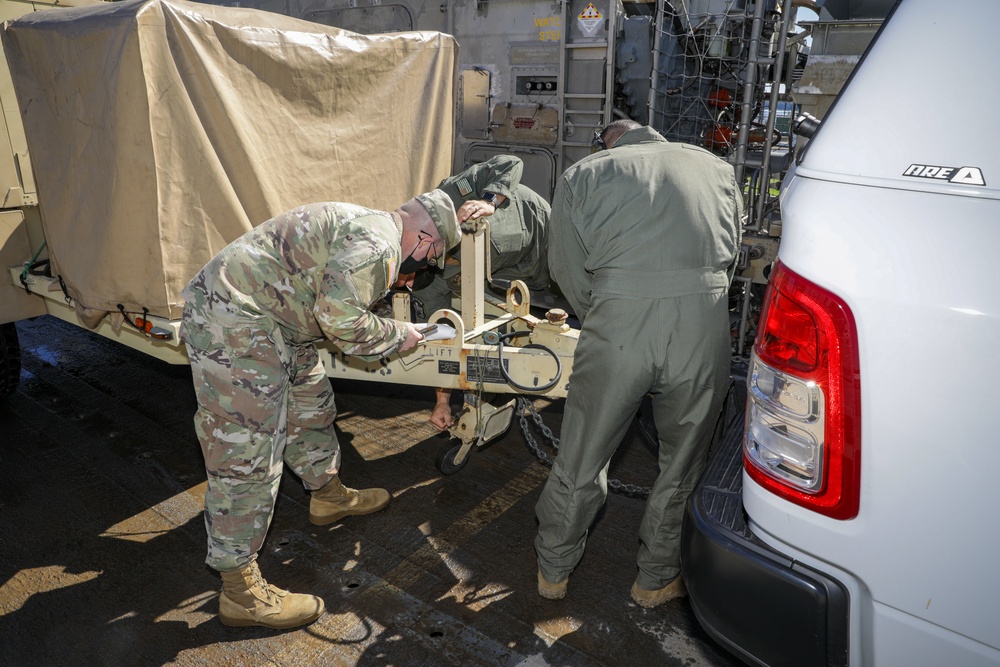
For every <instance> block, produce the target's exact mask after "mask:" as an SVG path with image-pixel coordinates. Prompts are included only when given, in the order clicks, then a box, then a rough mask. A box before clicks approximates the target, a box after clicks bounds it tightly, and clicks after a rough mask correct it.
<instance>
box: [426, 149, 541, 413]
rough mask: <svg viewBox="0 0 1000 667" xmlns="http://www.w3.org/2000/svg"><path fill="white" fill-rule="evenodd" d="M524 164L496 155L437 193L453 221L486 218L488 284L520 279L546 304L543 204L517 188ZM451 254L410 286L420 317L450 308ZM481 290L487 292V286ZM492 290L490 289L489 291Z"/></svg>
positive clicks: (440, 395)
mask: <svg viewBox="0 0 1000 667" xmlns="http://www.w3.org/2000/svg"><path fill="white" fill-rule="evenodd" d="M523 170H524V163H523V162H522V161H521V159H520V158H518V157H515V156H513V155H497V156H494V157H492V158H490V159H489V160H487V161H485V162H481V163H478V164H474V165H472V166H471V167H469V168H468V169H465V170H464V171H462V172H460V173H458V174H455V175H454V176H451V177H449V178H446V179H444V180H443V181H441V183H440V184H439V185H438V189H439V190H442V191H444V192H445V193H446V194H447V195H448V196H449V197H450V198H451V201H452V203H453V204H454V205H455V209H456V211H457V213H458V220H459V222H461V223H463V224H469V223H468V222H467V221H469V220H472V221H475V220H478V219H481V218H486V219H488V220H489V226H490V249H489V252H490V270H491V272H492V279H493V280H494V281H495V282H496V283H498V284H500V285H503V286H504V289H505V288H506V287H505V284H506V283H508V282H509V281H511V280H522V281H524V283H525V284H526V285H527V286H528V289H529V290H531V291H532V293H533V298H532V303H535V301H536V298H537V299H538V300H539V302H541V300H542V299H545V298H549V299H552V304H550V305H556V304H558V303H559V302H558V296H557V295H553V294H551V293H550V292H551V287H552V279H551V277H550V276H549V265H548V254H547V253H548V229H547V228H548V222H549V215H550V213H551V209H550V207H549V203H548V202H547V201H546V200H545V199H544V198H543V197H542V196H541V195H539V194H538V193H537V192H535V191H534V190H532V189H531V188H529V187H527V186H526V185H523V184H522V183H521V176H522V173H523ZM457 255H458V252H457V249H456V251H455V252H454V253H451V254H449V255H447V257H446V260H445V264H444V266H443V267H439V269H437V270H432V271H427V272H425V273H424V274H422V276H421V277H420V278H418V283H420V282H421V279H423V283H424V284H420V285H419V287H415V288H414V290H413V296H414V297H415V298H416V299H417V300H419V301H420V303H421V307H422V311H423V312H422V314H423V317H422V318H418V319H426V317H429V316H430V315H432V314H433V313H434V312H436V311H437V310H440V309H442V308H450V307H451V298H452V295H453V293H454V292H455V291H456V290H457V289H458V287H459V285H458V283H459V281H460V276H459V274H460V271H461V265H460V262H459V257H458V256H457ZM486 289H487V290H490V285H489V282H487V284H486ZM494 291H496V290H494ZM450 398H451V390H450V389H437V390H436V397H435V399H436V400H435V405H434V408H433V410H432V412H431V423H432V424H433V425H434V426H435V427H437V428H438V429H440V430H442V431H443V430H445V429H447V428H449V427H450V426H451V425H452V423H453V418H452V413H451V405H450Z"/></svg>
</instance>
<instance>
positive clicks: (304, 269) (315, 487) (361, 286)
mask: <svg viewBox="0 0 1000 667" xmlns="http://www.w3.org/2000/svg"><path fill="white" fill-rule="evenodd" d="M459 235H460V230H459V226H458V220H457V218H456V216H455V209H454V206H453V204H452V203H451V200H450V199H449V198H448V197H447V196H446V195H445V194H444V193H443V192H441V191H440V190H434V191H432V192H430V193H427V194H425V195H420V196H419V197H416V198H414V199H412V200H410V201H408V202H406V203H405V204H403V205H402V206H401V207H400V208H398V209H396V210H395V211H392V212H382V211H375V210H370V209H367V208H364V207H361V206H355V205H352V204H341V203H319V204H311V205H308V206H302V207H300V208H297V209H294V210H292V211H288V212H286V213H282V214H281V215H278V216H277V217H275V218H272V219H271V220H269V221H267V222H265V223H263V224H262V225H260V226H259V227H256V228H255V229H253V230H251V231H249V232H247V233H246V234H244V235H243V236H242V237H240V238H239V239H237V240H236V241H234V242H233V243H231V244H230V245H229V246H227V247H226V248H225V249H224V250H222V252H220V253H219V254H218V255H216V257H215V258H213V259H212V260H211V261H210V262H209V263H208V264H207V265H206V266H205V268H204V269H202V270H201V271H200V272H199V273H198V275H196V276H195V277H194V279H192V280H191V282H190V283H189V284H188V286H187V287H186V288H185V290H184V298H185V301H186V305H185V308H184V319H183V324H182V330H181V332H182V333H181V335H182V338H183V340H184V343H185V345H186V346H187V350H188V356H189V358H190V361H191V369H192V371H193V376H194V386H195V391H196V393H197V398H198V412H197V415H196V417H195V427H196V430H197V433H198V437H199V440H200V441H201V446H202V452H203V454H204V456H205V467H206V471H207V473H208V490H207V492H206V494H205V524H206V528H207V531H208V557H207V559H206V562H207V563H208V564H209V565H210V566H211V567H213V568H215V569H216V570H219V571H220V572H221V573H222V578H223V590H222V594H221V596H220V602H219V617H220V619H221V620H222V622H223V623H224V624H226V625H232V626H247V625H261V626H265V627H271V628H289V627H295V626H298V625H303V624H306V623H311V622H312V621H314V620H316V619H317V618H319V617H320V615H322V613H323V611H324V604H323V600H322V599H320V598H318V597H315V596H312V595H298V594H292V593H289V592H287V591H284V590H282V589H280V588H277V587H275V586H271V585H269V584H268V583H267V582H266V581H265V580H264V579H263V577H262V576H261V574H260V570H259V569H258V567H257V563H256V557H257V552H258V551H259V550H260V548H261V546H262V544H263V541H264V536H265V535H266V533H267V530H268V527H269V526H270V523H271V517H272V514H273V512H274V503H275V499H276V498H277V494H278V485H279V482H280V480H281V474H282V469H283V465H284V464H287V465H288V466H289V467H290V468H291V470H292V471H293V472H294V473H295V474H296V475H298V477H299V478H300V479H301V480H302V482H303V484H304V485H305V487H306V488H307V489H309V490H310V491H311V492H312V495H311V499H310V505H309V519H310V521H312V522H313V523H314V524H317V525H323V524H327V523H331V522H333V521H337V520H339V519H341V518H343V517H345V516H352V515H359V514H368V513H371V512H375V511H378V510H380V509H382V508H383V507H385V506H386V505H387V504H388V502H389V493H388V492H387V491H386V490H384V489H364V490H361V491H357V490H354V489H350V488H347V487H345V486H344V485H343V484H341V482H340V479H339V477H338V472H339V469H340V446H339V443H338V442H337V436H336V433H335V431H334V418H335V416H336V409H335V406H334V400H333V391H332V390H331V387H330V382H329V379H328V378H327V376H326V373H325V371H324V368H323V365H322V363H321V362H320V359H319V356H318V352H317V350H316V347H315V343H316V342H317V341H321V340H324V339H328V340H331V341H333V342H334V343H335V344H336V345H337V346H338V347H339V349H340V350H342V351H343V352H344V353H346V354H351V355H357V356H361V357H365V358H380V357H385V356H388V355H390V354H393V353H396V352H403V351H406V350H408V349H410V348H412V347H414V346H415V345H416V344H417V343H418V342H419V341H420V340H421V339H422V336H421V335H420V333H419V332H418V331H417V327H415V326H414V325H413V324H412V323H410V322H401V321H396V320H391V319H385V318H381V317H378V316H376V315H374V314H373V313H371V312H370V311H369V310H368V308H369V306H370V305H371V304H372V303H373V302H374V301H375V300H377V299H379V298H381V297H382V296H384V295H385V293H386V292H387V291H388V290H389V288H390V287H392V286H394V285H396V286H403V285H410V284H412V281H413V276H414V274H415V273H416V272H417V271H418V270H422V269H424V268H426V266H427V265H428V263H433V262H436V261H439V260H440V258H442V257H443V256H444V253H445V252H447V250H448V249H450V248H451V247H453V246H454V245H455V244H457V243H458V241H459Z"/></svg>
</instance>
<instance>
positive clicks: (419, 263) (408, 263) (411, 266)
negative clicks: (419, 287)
mask: <svg viewBox="0 0 1000 667" xmlns="http://www.w3.org/2000/svg"><path fill="white" fill-rule="evenodd" d="M418 238H419V241H418V243H417V247H416V248H414V249H413V252H411V253H410V254H409V255H407V256H406V259H404V260H403V261H402V262H401V263H400V265H399V275H401V276H408V275H410V274H411V273H416V272H417V271H423V270H424V269H426V268H427V265H428V264H431V261H430V249H428V251H427V253H426V254H425V255H424V256H423V258H422V259H413V253H414V252H416V251H417V250H418V249H419V248H420V247H421V242H426V243H428V244H432V243H433V240H432V238H431V237H430V235H428V234H425V233H424V232H420V235H419V237H418Z"/></svg>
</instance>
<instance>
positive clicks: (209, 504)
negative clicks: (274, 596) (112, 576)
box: [182, 307, 340, 571]
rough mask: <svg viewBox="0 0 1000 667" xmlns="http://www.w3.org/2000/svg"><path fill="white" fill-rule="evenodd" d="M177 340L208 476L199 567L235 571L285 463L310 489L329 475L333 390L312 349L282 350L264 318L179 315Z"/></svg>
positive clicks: (270, 509) (255, 539) (336, 450)
mask: <svg viewBox="0 0 1000 667" xmlns="http://www.w3.org/2000/svg"><path fill="white" fill-rule="evenodd" d="M229 319H231V318H229ZM182 333H183V339H184V343H185V345H186V346H187V351H188V357H189V359H190V362H191V370H192V374H193V378H194V387H195V393H196V395H197V398H198V411H197V414H196V415H195V429H196V431H197V433H198V439H199V440H200V442H201V449H202V453H203V454H204V457H205V470H206V472H207V474H208V489H207V491H206V494H205V527H206V530H207V532H208V557H207V558H206V559H205V562H206V563H208V565H210V566H211V567H213V568H215V569H216V570H219V571H228V570H234V569H238V568H242V567H244V566H246V565H247V564H248V563H250V562H251V561H253V559H254V558H255V557H256V554H257V552H258V551H260V548H261V546H262V544H263V542H264V537H265V535H266V534H267V530H268V528H269V527H270V525H271V518H272V516H273V514H274V503H275V500H276V498H277V495H278V485H279V483H280V481H281V474H282V470H283V466H284V464H287V465H288V466H289V468H290V469H291V470H292V471H293V472H294V473H295V474H296V475H298V477H299V478H300V479H301V480H302V482H303V484H304V485H305V487H306V488H307V489H309V490H315V489H318V488H320V487H322V486H324V485H325V484H326V483H327V482H329V481H330V480H331V479H332V478H333V477H334V476H335V475H336V474H337V472H338V470H339V468H340V443H339V442H338V441H337V435H336V433H335V431H334V427H333V422H334V419H335V417H336V406H335V405H334V399H333V389H332V387H331V386H330V381H329V379H328V378H327V376H326V372H325V370H324V368H323V364H322V362H321V361H320V359H319V355H318V353H317V350H316V347H315V346H314V345H311V344H310V345H288V344H286V343H285V341H284V339H283V337H282V335H281V331H280V330H279V328H278V327H277V326H276V325H275V324H274V322H273V321H272V320H270V319H268V318H259V319H246V320H243V321H232V322H230V321H226V322H225V323H223V322H219V321H213V320H212V318H211V317H206V315H205V314H204V313H200V312H197V311H195V310H193V309H191V308H190V307H188V308H185V311H184V323H183V332H182Z"/></svg>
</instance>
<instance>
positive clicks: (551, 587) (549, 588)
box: [538, 568, 569, 600]
mask: <svg viewBox="0 0 1000 667" xmlns="http://www.w3.org/2000/svg"><path fill="white" fill-rule="evenodd" d="M568 586H569V577H566V578H565V579H563V580H562V581H560V582H559V583H558V584H553V583H551V582H550V581H549V580H548V579H546V578H545V575H544V574H542V569H541V568H538V594H539V595H541V596H542V597H543V598H545V599H546V600H562V599H563V598H564V597H566V588H567V587H568Z"/></svg>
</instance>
